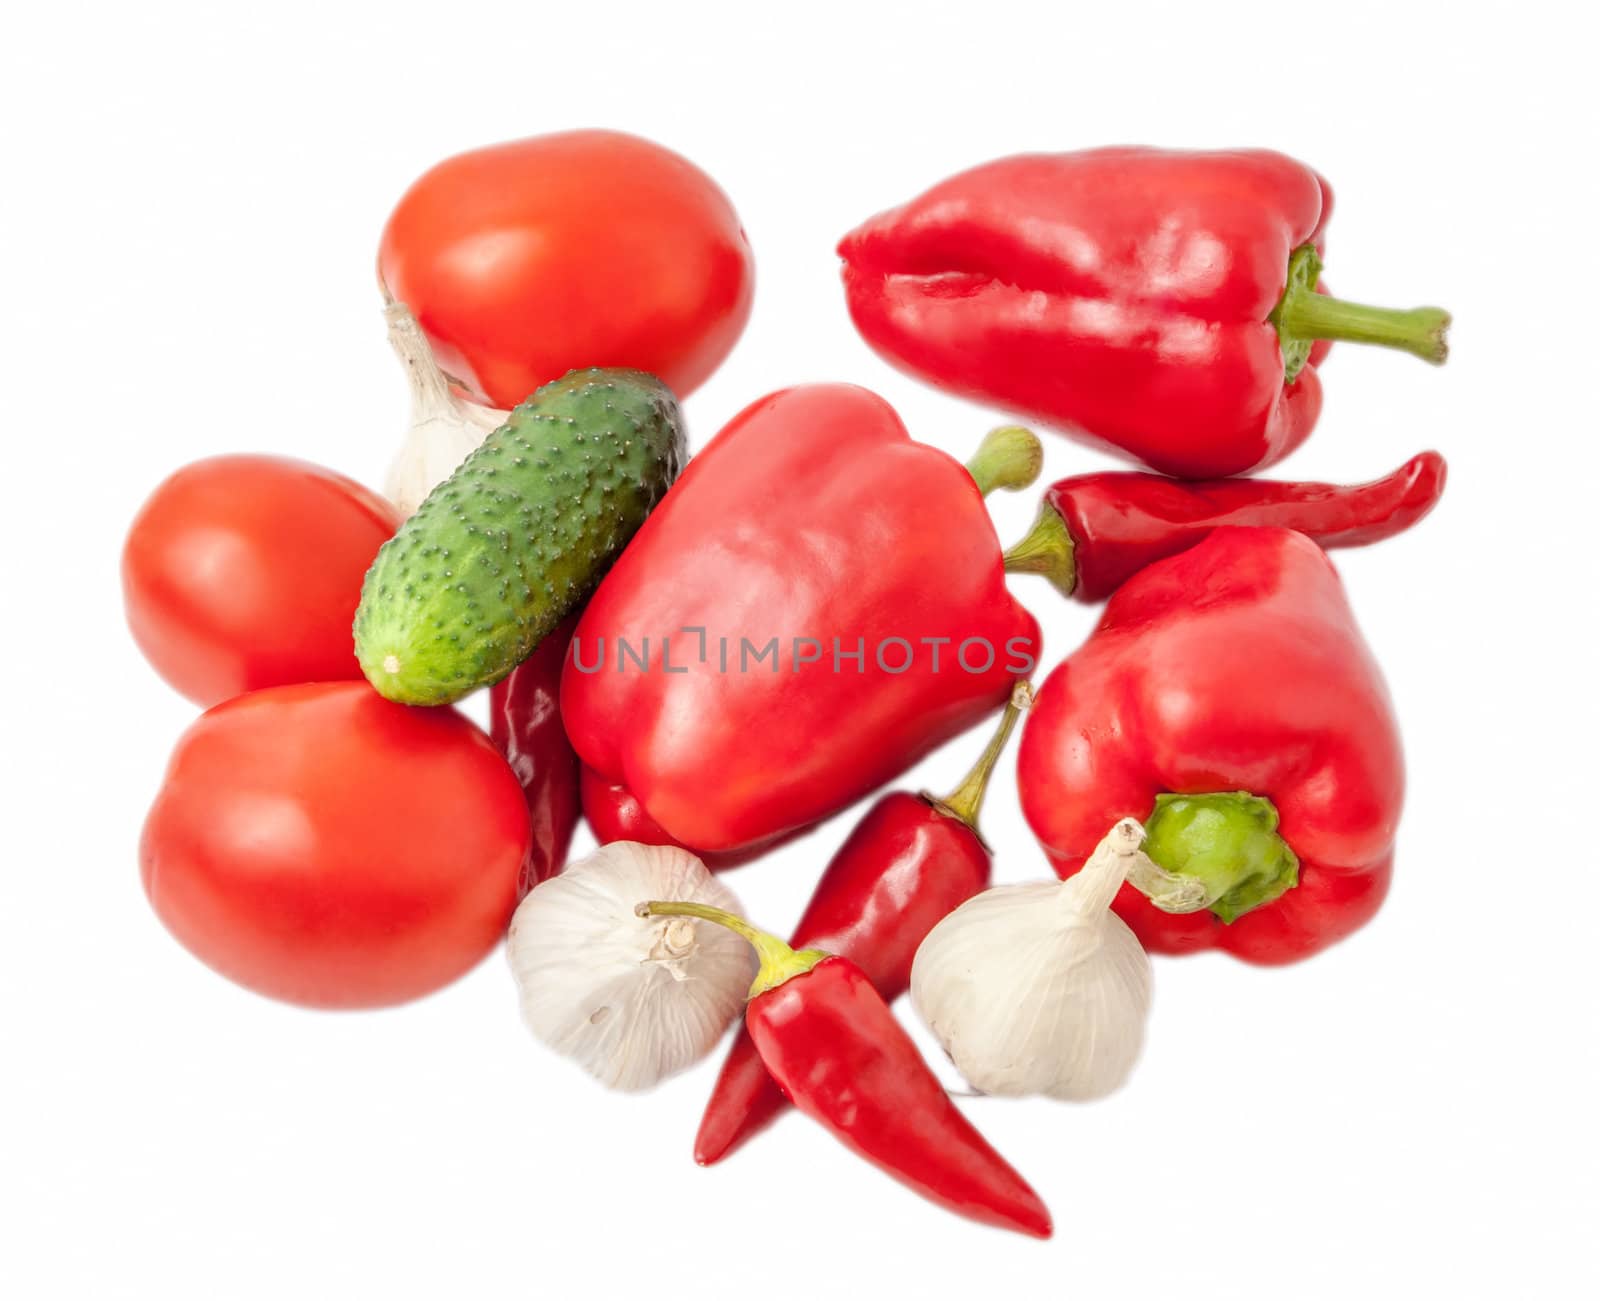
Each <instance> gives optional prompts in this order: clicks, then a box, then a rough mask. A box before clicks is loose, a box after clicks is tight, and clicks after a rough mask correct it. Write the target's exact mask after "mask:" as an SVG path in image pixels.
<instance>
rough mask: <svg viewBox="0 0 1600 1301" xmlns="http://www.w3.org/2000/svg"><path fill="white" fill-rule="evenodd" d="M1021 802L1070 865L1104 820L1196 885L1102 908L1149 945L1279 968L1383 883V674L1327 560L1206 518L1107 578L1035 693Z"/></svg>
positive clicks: (1059, 860)
mask: <svg viewBox="0 0 1600 1301" xmlns="http://www.w3.org/2000/svg"><path fill="white" fill-rule="evenodd" d="M1018 786H1019V790H1020V792H1021V796H1022V807H1023V811H1024V813H1025V814H1026V815H1027V819H1028V822H1029V824H1030V825H1031V826H1032V828H1033V831H1034V834H1035V835H1037V836H1038V837H1039V839H1040V840H1041V841H1042V842H1043V844H1044V847H1045V850H1046V852H1047V853H1048V854H1049V856H1050V858H1051V860H1052V862H1053V863H1054V865H1055V867H1056V870H1057V871H1058V872H1059V873H1060V874H1061V875H1062V876H1063V877H1066V876H1070V875H1072V873H1074V872H1076V871H1077V870H1078V868H1079V867H1081V866H1082V865H1083V862H1084V859H1085V858H1086V856H1087V855H1088V854H1089V853H1090V852H1091V851H1092V850H1093V849H1094V847H1095V845H1096V844H1097V843H1098V842H1099V840H1100V838H1101V837H1102V836H1103V835H1105V833H1106V831H1107V829H1108V828H1110V827H1111V826H1112V825H1113V824H1114V823H1116V822H1117V821H1118V820H1120V819H1122V818H1125V817H1132V818H1138V819H1140V820H1142V821H1143V823H1144V826H1145V832H1146V838H1145V845H1144V849H1145V852H1146V853H1147V854H1148V855H1149V856H1150V857H1151V858H1152V859H1153V860H1154V861H1155V863H1156V864H1157V866H1159V867H1161V868H1164V869H1165V870H1166V871H1167V872H1169V873H1172V874H1175V875H1177V876H1178V877H1181V878H1190V879H1192V880H1194V881H1198V882H1200V884H1201V885H1202V886H1203V887H1204V888H1203V890H1202V891H1200V892H1199V893H1200V895H1201V896H1202V897H1201V898H1200V899H1199V900H1197V902H1196V903H1195V904H1194V905H1192V906H1195V907H1197V908H1198V911H1194V912H1188V913H1174V912H1166V911H1163V910H1162V909H1160V908H1158V907H1157V906H1156V905H1155V904H1154V903H1153V902H1152V901H1151V900H1150V899H1148V898H1146V897H1145V896H1144V895H1143V894H1141V893H1140V892H1139V891H1138V890H1137V889H1136V888H1135V887H1133V886H1131V885H1125V886H1124V887H1123V888H1122V890H1121V891H1120V892H1119V894H1118V895H1117V900H1116V909H1117V912H1118V913H1119V914H1120V915H1121V916H1122V918H1123V920H1124V921H1126V922H1127V923H1128V925H1129V926H1131V927H1132V928H1133V930H1134V932H1135V933H1136V934H1137V935H1138V937H1139V939H1140V940H1141V941H1143V943H1144V945H1145V946H1146V947H1147V948H1149V949H1152V950H1154V951H1157V952H1161V953H1189V952H1193V951H1195V950H1198V949H1207V948H1213V947H1215V948H1220V949H1224V950H1226V951H1228V952H1230V953H1233V954H1235V955H1236V956H1238V957H1240V958H1244V959H1246V960H1247V961H1251V962H1259V963H1284V962H1293V961H1295V960H1297V959H1299V958H1304V957H1307V956H1309V955H1310V954H1313V953H1315V952H1317V951H1318V950H1319V949H1322V948H1325V947H1327V946H1328V945H1329V944H1332V943H1333V942H1334V941H1335V940H1338V939H1341V938H1342V937H1344V936H1346V935H1348V934H1350V932H1352V931H1354V930H1355V929H1356V928H1357V927H1359V926H1361V925H1362V924H1363V923H1365V922H1366V921H1367V920H1368V919H1370V918H1371V917H1372V915H1373V914H1374V913H1375V912H1376V911H1377V909H1378V906H1379V904H1381V903H1382V902H1383V897H1384V894H1385V892H1386V891H1387V889H1388V885H1389V876H1390V870H1391V867H1392V865H1393V861H1394V839H1395V832H1396V829H1397V827H1398V826H1399V822H1400V806H1401V802H1402V798H1403V795H1404V787H1405V773H1404V763H1403V760H1402V757H1401V751H1400V735H1399V730H1398V728H1397V726H1396V724H1395V719H1394V714H1393V711H1392V709H1391V706H1390V703H1389V696H1388V692H1387V691H1386V689H1385V687H1384V684H1383V678H1382V676H1381V675H1380V673H1379V671H1378V666H1377V664H1376V663H1375V662H1374V660H1373V658H1372V655H1371V653H1370V652H1369V651H1368V649H1367V647H1366V643H1365V642H1363V641H1362V638H1361V634H1360V632H1359V631H1358V629H1357V628H1356V624H1355V619H1354V617H1353V615H1352V614H1351V612H1350V606H1349V603H1348V602H1347V601H1346V599H1345V595H1344V589H1343V587H1342V586H1341V584H1340V582H1339V577H1338V574H1337V573H1335V571H1334V568H1333V565H1332V563H1331V562H1330V561H1329V560H1328V558H1327V556H1325V555H1324V554H1323V553H1322V551H1321V550H1319V549H1318V547H1317V546H1316V544H1315V543H1313V542H1311V541H1310V540H1309V539H1307V538H1306V537H1304V536H1303V535H1301V534H1299V533H1294V532H1290V531H1289V530H1286V529H1265V528H1263V529H1251V528H1220V529H1217V530H1215V531H1214V532H1212V533H1211V535H1210V536H1209V537H1207V538H1206V539H1205V541H1203V542H1201V543H1200V544H1199V545H1198V546H1196V547H1194V548H1192V549H1191V550H1188V551H1185V552H1183V553H1182V554H1180V555H1176V556H1172V557H1169V558H1168V559H1166V560H1160V561H1157V562H1156V563H1155V564H1153V565H1151V566H1150V567H1149V568H1148V569H1145V570H1143V571H1141V572H1140V573H1139V574H1137V575H1135V576H1134V577H1133V578H1131V579H1129V580H1128V582H1126V583H1125V584H1123V586H1122V587H1121V588H1119V589H1118V591H1117V593H1116V595H1115V596H1113V597H1112V598H1111V600H1110V602H1109V603H1108V604H1107V605H1106V608H1105V613H1104V615H1103V617H1102V618H1101V620H1100V623H1099V626H1098V627H1097V628H1096V629H1095V631H1094V633H1093V635H1092V636H1091V637H1090V638H1089V640H1088V641H1087V642H1085V643H1084V645H1083V646H1082V647H1081V648H1080V649H1079V650H1077V651H1076V652H1075V653H1074V654H1072V655H1071V656H1069V657H1068V658H1067V660H1066V661H1065V662H1064V663H1063V664H1061V665H1060V666H1059V667H1058V668H1057V669H1056V670H1055V671H1054V672H1053V673H1052V674H1051V675H1050V677H1049V678H1048V680H1047V681H1046V682H1045V684H1044V686H1043V687H1042V688H1041V689H1040V691H1039V697H1038V703H1037V704H1036V705H1035V707H1034V709H1033V710H1032V712H1031V713H1030V715H1029V718H1028V723H1027V726H1026V728H1025V730H1024V732H1023V737H1022V749H1021V754H1020V756H1019V759H1018Z"/></svg>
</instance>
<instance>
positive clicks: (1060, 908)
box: [911, 820, 1151, 1102]
mask: <svg viewBox="0 0 1600 1301" xmlns="http://www.w3.org/2000/svg"><path fill="white" fill-rule="evenodd" d="M1130 826H1131V827H1132V829H1133V831H1132V833H1131V834H1132V840H1131V846H1132V850H1133V852H1137V847H1138V844H1139V841H1140V839H1141V838H1142V834H1143V833H1142V830H1141V829H1140V828H1139V824H1138V823H1136V822H1131V820H1130V821H1128V822H1124V823H1119V824H1118V826H1117V828H1114V829H1113V833H1112V836H1108V837H1107V844H1105V845H1102V847H1101V849H1100V850H1097V851H1096V854H1095V856H1094V857H1092V858H1091V859H1090V861H1089V862H1088V863H1086V864H1085V865H1084V868H1083V870H1081V871H1080V872H1079V873H1078V874H1077V875H1076V876H1072V877H1069V878H1068V879H1067V880H1066V881H1062V882H1055V881H1049V882H1040V883H1037V884H1028V885H1003V886H996V887H994V888H993V889H990V890H985V891H984V892H983V893H982V894H980V895H977V896H975V897H974V898H972V899H969V900H968V901H967V902H966V903H964V904H962V905H961V906H960V907H959V908H957V909H956V910H955V911H954V912H952V913H951V914H950V915H949V916H948V917H946V918H945V919H944V920H943V921H941V922H940V923H939V924H938V925H937V926H935V927H934V928H933V930H932V931H931V932H930V933H929V934H928V938H927V939H925V940H924V941H923V942H922V946H921V947H920V948H919V949H918V950H917V956H916V959H915V960H914V962H913V963H912V967H911V999H912V1003H913V1004H914V1005H915V1007H916V1009H917V1013H918V1015H919V1016H921V1017H922V1019H923V1021H924V1022H926V1023H927V1026H928V1028H929V1029H930V1030H931V1031H932V1032H933V1034H934V1036H935V1037H936V1038H937V1039H938V1040H939V1042H940V1044H942V1045H943V1046H944V1049H945V1051H946V1052H947V1053H948V1054H949V1055H950V1059H951V1061H953V1062H954V1063H955V1066H956V1069H957V1070H959V1071H960V1072H961V1074H962V1075H963V1076H965V1077H966V1078H967V1080H968V1081H970V1082H971V1084H972V1085H973V1087H974V1088H976V1089H979V1090H980V1091H982V1092H984V1093H992V1094H1001V1095H1008V1096H1013V1097H1020V1096H1027V1095H1033V1094H1043V1095H1045V1096H1047V1097H1052V1098H1062V1099H1067V1100H1070V1101H1074V1102H1085V1101H1089V1100H1090V1099H1093V1098H1099V1097H1104V1096H1105V1095H1106V1094H1108V1093H1111V1092H1113V1091H1114V1090H1116V1089H1117V1088H1119V1087H1120V1086H1121V1085H1122V1084H1123V1083H1124V1082H1125V1081H1126V1080H1127V1078H1128V1075H1129V1073H1130V1072H1131V1071H1132V1070H1133V1067H1134V1064H1135V1063H1136V1062H1137V1061H1138V1058H1139V1053H1140V1050H1141V1048H1142V1047H1143V1045H1144V1028H1145V1021H1146V1018H1147V1017H1148V1015H1149V1011H1150V984H1151V970H1150V959H1149V956H1148V955H1147V954H1146V953H1145V951H1144V948H1143V947H1142V946H1141V945H1140V943H1139V941H1138V939H1137V938H1136V937H1135V936H1134V934H1133V932H1132V931H1131V930H1129V929H1128V926H1127V924H1126V923H1125V922H1124V921H1123V920H1122V919H1121V918H1120V917H1118V916H1117V915H1116V914H1115V913H1114V912H1111V911H1110V902H1111V899H1112V898H1113V897H1114V896H1115V894H1116V889H1117V886H1119V885H1120V884H1121V882H1122V880H1123V879H1124V878H1125V877H1126V875H1127V872H1128V870H1129V867H1130V865H1131V864H1130V862H1129V861H1128V858H1127V854H1128V851H1129V835H1130V833H1129V832H1128V831H1127V830H1126V828H1128V827H1130ZM1108 887H1109V888H1108Z"/></svg>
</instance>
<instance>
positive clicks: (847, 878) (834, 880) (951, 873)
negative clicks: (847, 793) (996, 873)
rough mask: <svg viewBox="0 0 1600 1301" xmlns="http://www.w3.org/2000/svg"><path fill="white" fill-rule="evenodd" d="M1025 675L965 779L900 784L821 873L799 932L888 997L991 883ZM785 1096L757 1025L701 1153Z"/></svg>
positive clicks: (735, 1060)
mask: <svg viewBox="0 0 1600 1301" xmlns="http://www.w3.org/2000/svg"><path fill="white" fill-rule="evenodd" d="M1031 699H1032V695H1031V693H1030V692H1029V690H1028V688H1027V686H1026V685H1025V684H1019V685H1018V686H1017V688H1016V690H1015V692H1014V693H1013V695H1012V702H1011V703H1010V704H1009V705H1007V706H1006V710H1005V714H1004V716H1003V717H1002V718H1001V721H1000V728H999V731H997V732H996V733H995V735H994V737H993V738H992V739H991V740H990V742H989V745H988V747H987V748H986V749H985V750H984V752H983V754H982V755H981V756H980V757H979V759H978V762H977V764H976V766H975V767H974V768H973V769H972V771H971V772H970V773H968V774H967V777H966V779H965V780H964V781H963V782H962V783H961V785H960V787H958V788H957V790H956V791H955V792H954V793H953V794H952V795H950V796H948V797H947V798H945V799H942V800H940V799H934V798H933V797H932V796H930V795H926V794H923V795H914V794H912V793H911V792H910V791H893V792H891V793H890V794H888V795H885V796H884V797H883V798H882V799H880V800H879V801H878V802H877V803H875V804H874V805H873V806H872V807H871V808H870V809H869V810H867V814H866V816H865V817H864V818H862V819H861V821H860V822H859V823H857V824H856V828H855V830H854V831H852V832H851V833H850V836H849V838H848V839H847V840H846V841H845V842H844V844H843V845H841V846H840V847H839V852H838V853H836V854H835V855H834V856H833V861H832V862H830V863H829V864H828V870H827V871H826V872H824V873H823V874H822V879H821V880H820V881H819V882H817V888H816V891H815V892H814V893H813V894H812V896H811V902H810V904H809V905H807V907H806V911H805V915H804V916H803V917H801V919H800V924H799V925H798V926H797V927H795V931H794V937H793V938H792V939H791V940H790V941H789V942H790V944H791V945H792V946H793V947H795V948H797V949H801V948H807V949H823V950H826V951H827V952H829V953H836V954H838V955H839V956H840V957H845V958H849V959H850V960H851V961H852V962H854V963H855V964H856V965H857V966H858V967H860V968H861V970H862V971H863V972H864V973H865V974H866V976H867V979H868V980H870V981H871V982H872V986H873V988H874V989H876V990H877V991H878V993H879V994H881V995H882V996H883V999H884V1001H885V1002H893V1001H894V1000H895V999H896V998H898V997H900V995H901V994H903V993H905V991H906V990H907V989H908V988H909V987H910V984H911V960H912V959H913V958H915V957H916V955H917V947H918V946H919V945H920V944H921V943H922V941H923V940H924V939H926V938H927V935H928V932H929V931H931V930H932V929H933V928H934V927H935V926H936V925H937V924H938V923H939V922H940V921H942V920H943V919H944V918H945V917H946V916H947V915H948V914H949V913H950V912H952V911H953V910H954V909H955V908H957V907H958V906H960V905H961V904H963V903H965V902H966V901H967V900H968V899H970V898H972V896H973V895H975V894H977V893H978V891H980V890H982V889H983V888H984V887H985V886H986V885H988V884H989V867H990V855H989V846H988V845H987V844H986V843H985V841H984V839H983V837H982V836H981V835H980V834H979V832H978V810H979V809H980V808H981V807H982V804H983V796H984V791H985V790H986V789H987V787H988V784H989V774H990V773H991V772H993V771H994V765H995V763H996V761H997V760H998V759H999V758H1000V752H1001V750H1002V749H1004V748H1005V743H1006V740H1007V738H1008V737H1009V736H1010V735H1011V730H1012V728H1013V727H1015V726H1016V722H1017V715H1018V713H1019V711H1020V710H1021V709H1022V708H1025V707H1026V705H1027V704H1028V703H1029V702H1030V701H1031ZM784 1105H785V1103H784V1097H783V1094H782V1092H781V1091H780V1090H779V1088H778V1086H777V1085H776V1084H775V1083H774V1082H773V1080H772V1077H771V1076H770V1075H768V1074H767V1068H766V1067H765V1066H763V1065H762V1064H761V1055H760V1054H759V1053H758V1052H757V1051H756V1047H755V1044H754V1042H753V1041H752V1040H751V1038H750V1036H749V1034H748V1033H746V1034H741V1035H740V1036H739V1037H738V1038H737V1040H735V1042H734V1045H733V1049H732V1051H731V1052H730V1053H729V1054H728V1060H727V1061H726V1062H725V1063H724V1064H723V1067H722V1074H720V1075H719V1076H717V1083H716V1087H715V1088H714V1089H713V1090H712V1093H711V1099H710V1101H709V1102H707V1103H706V1111H705V1116H704V1117H703V1118H702V1119H701V1121H700V1132H699V1134H698V1135H696V1137H695V1143H694V1159H695V1160H696V1161H698V1162H699V1163H700V1164H701V1165H710V1164H711V1163H712V1162H714V1161H719V1160H721V1159H722V1158H723V1157H725V1156H727V1155H728V1153H730V1152H732V1151H733V1150H734V1148H736V1147H738V1146H739V1145H740V1144H741V1143H743V1142H744V1141H745V1140H746V1139H748V1138H750V1137H752V1136H753V1135H755V1134H757V1133H759V1132H760V1131H761V1130H762V1129H764V1128H765V1127H766V1126H767V1125H769V1124H771V1123H772V1121H773V1120H775V1119H776V1118H777V1116H778V1114H779V1113H780V1112H781V1111H782V1110H783V1107H784Z"/></svg>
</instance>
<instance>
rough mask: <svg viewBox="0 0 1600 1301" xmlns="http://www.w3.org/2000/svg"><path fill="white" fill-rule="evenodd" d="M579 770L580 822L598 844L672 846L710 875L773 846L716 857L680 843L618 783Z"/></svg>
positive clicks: (584, 767) (585, 768)
mask: <svg viewBox="0 0 1600 1301" xmlns="http://www.w3.org/2000/svg"><path fill="white" fill-rule="evenodd" d="M580 767H581V768H582V772H581V773H580V775H579V778H578V793H579V798H580V800H581V801H582V804H583V819H584V821H585V822H587V823H588V824H589V830H591V831H593V832H594V837H595V839H596V840H598V841H599V842H600V843H601V844H602V845H609V844H611V843H612V842H613V841H616V840H629V841H632V842H633V843H634V844H636V845H676V846H677V847H678V848H679V849H687V850H688V851H689V852H690V853H692V854H695V855H697V856H698V857H699V858H700V860H701V861H702V862H703V863H705V865H706V866H707V867H709V868H710V869H711V870H712V871H713V872H724V871H727V870H728V869H729V868H730V867H742V866H743V865H744V864H745V863H748V862H750V861H752V860H753V859H757V858H760V857H761V856H762V855H763V854H765V853H767V852H768V851H769V850H771V849H773V848H774V847H775V844H776V842H774V841H763V842H762V843H761V844H758V845H751V846H749V847H748V848H746V849H737V850H732V851H730V852H727V853H721V854H719V853H716V852H714V851H710V850H704V849H696V848H695V847H694V846H693V845H684V844H680V843H679V842H678V841H676V840H674V839H673V838H672V837H671V836H669V835H668V834H667V833H666V831H665V830H664V829H663V828H662V826H661V824H660V823H658V822H657V821H656V820H655V819H654V818H652V817H651V816H650V815H649V814H648V813H647V812H645V808H644V805H642V804H640V803H639V801H638V798H637V797H636V796H635V795H634V793H633V792H632V791H630V790H629V789H628V788H627V787H626V786H624V785H623V784H622V783H621V782H610V781H607V780H606V779H605V778H604V777H602V776H601V775H600V774H599V773H597V772H596V771H595V770H594V769H593V768H590V767H588V766H587V765H580Z"/></svg>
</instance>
